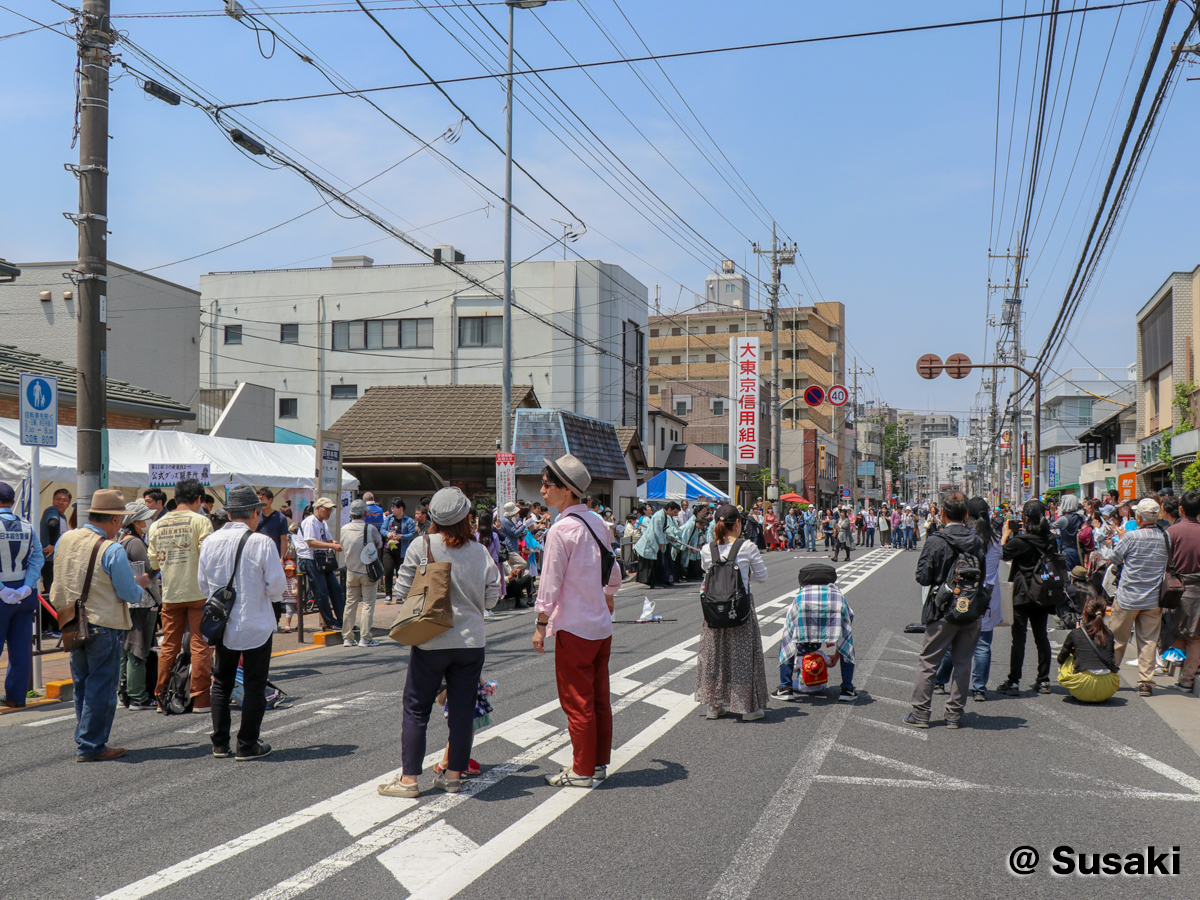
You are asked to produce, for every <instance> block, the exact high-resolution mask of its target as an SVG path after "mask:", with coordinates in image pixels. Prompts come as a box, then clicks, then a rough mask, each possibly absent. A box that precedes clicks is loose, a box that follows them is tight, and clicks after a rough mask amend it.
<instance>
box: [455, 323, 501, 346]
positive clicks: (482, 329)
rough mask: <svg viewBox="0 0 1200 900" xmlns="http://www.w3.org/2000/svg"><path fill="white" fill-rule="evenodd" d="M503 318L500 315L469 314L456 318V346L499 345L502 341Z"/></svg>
mask: <svg viewBox="0 0 1200 900" xmlns="http://www.w3.org/2000/svg"><path fill="white" fill-rule="evenodd" d="M503 328H504V319H503V318H502V317H500V316H469V317H466V318H462V319H459V320H458V346H460V347H499V346H500V345H501V344H502V343H503Z"/></svg>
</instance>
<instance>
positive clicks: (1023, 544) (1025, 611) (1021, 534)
mask: <svg viewBox="0 0 1200 900" xmlns="http://www.w3.org/2000/svg"><path fill="white" fill-rule="evenodd" d="M1000 547H1001V551H1000V553H1001V557H1002V558H1003V559H1006V560H1008V561H1009V562H1011V563H1012V568H1011V569H1010V570H1009V575H1008V579H1009V581H1011V582H1012V586H1013V625H1012V651H1011V653H1010V655H1009V660H1008V679H1007V680H1006V681H1005V682H1004V683H1003V684H1001V685H1000V686H999V687H998V688H996V690H998V691H999V692H1000V693H1002V694H1008V695H1009V696H1010V697H1016V696H1017V695H1018V694H1020V692H1021V687H1020V684H1021V669H1022V668H1023V667H1024V665H1025V632H1026V630H1027V629H1029V630H1032V631H1033V643H1034V645H1035V646H1036V647H1037V655H1038V665H1037V677H1036V678H1035V679H1034V682H1033V689H1034V690H1035V691H1037V692H1038V693H1039V694H1048V693H1050V657H1051V654H1050V636H1049V635H1048V634H1047V633H1046V623H1047V621H1048V620H1049V618H1050V613H1051V612H1053V611H1054V608H1053V607H1050V606H1039V605H1038V604H1037V603H1035V602H1034V600H1033V597H1032V593H1033V579H1034V578H1035V576H1036V574H1037V568H1038V564H1039V563H1040V562H1041V559H1042V557H1043V556H1049V555H1053V556H1055V557H1057V558H1058V561H1059V564H1060V566H1064V567H1065V563H1064V562H1063V561H1062V557H1061V556H1059V554H1058V551H1057V550H1056V549H1055V547H1054V538H1053V537H1052V536H1051V534H1050V522H1049V521H1048V520H1047V519H1046V508H1045V507H1044V506H1043V505H1042V503H1041V501H1040V500H1030V501H1029V502H1028V503H1026V504H1025V506H1024V508H1022V510H1021V523H1020V526H1018V525H1017V520H1016V519H1009V520H1008V521H1007V522H1005V523H1004V533H1003V534H1002V535H1001V536H1000ZM1064 571H1065V568H1064Z"/></svg>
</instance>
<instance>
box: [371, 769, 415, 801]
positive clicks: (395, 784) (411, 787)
mask: <svg viewBox="0 0 1200 900" xmlns="http://www.w3.org/2000/svg"><path fill="white" fill-rule="evenodd" d="M400 778H401V776H400V775H397V776H396V777H395V778H393V779H392V780H391V781H389V782H388V783H387V784H381V785H379V787H377V788H376V790H377V791H379V793H381V794H383V796H385V797H405V798H407V799H410V800H411V799H415V798H417V797H420V796H421V789H420V788H419V787H418V786H417V785H415V784H404V783H403V782H401V781H400Z"/></svg>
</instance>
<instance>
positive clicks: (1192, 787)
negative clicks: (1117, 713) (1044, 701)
mask: <svg viewBox="0 0 1200 900" xmlns="http://www.w3.org/2000/svg"><path fill="white" fill-rule="evenodd" d="M1028 706H1029V708H1030V709H1032V710H1035V711H1037V712H1039V713H1041V714H1042V715H1044V716H1049V717H1050V718H1051V719H1054V720H1055V721H1056V722H1058V723H1059V724H1060V725H1062V726H1063V727H1065V728H1069V729H1071V730H1072V731H1074V732H1075V733H1077V734H1081V735H1083V736H1084V737H1085V738H1087V739H1088V741H1089V742H1090V743H1091V744H1092V745H1094V746H1099V747H1103V748H1104V749H1106V750H1107V751H1108V752H1109V753H1111V754H1113V755H1114V756H1119V757H1122V758H1123V759H1131V760H1133V761H1134V762H1136V763H1138V764H1139V765H1142V766H1145V767H1146V768H1147V769H1149V770H1150V771H1152V772H1157V773H1158V774H1159V775H1162V776H1163V777H1164V778H1167V779H1169V780H1171V781H1174V782H1175V783H1176V784H1178V785H1181V786H1183V787H1185V788H1187V789H1188V790H1189V791H1191V792H1192V793H1195V794H1200V779H1197V778H1193V777H1192V776H1191V775H1188V774H1187V773H1186V772H1181V771H1180V770H1179V769H1176V768H1175V767H1174V766H1169V765H1167V764H1166V763H1165V762H1160V761H1159V760H1157V759H1155V758H1154V757H1152V756H1147V755H1146V754H1145V753H1142V752H1141V751H1140V750H1134V749H1133V748H1132V747H1127V746H1125V745H1124V744H1122V743H1119V742H1118V741H1115V740H1113V739H1112V738H1110V737H1109V736H1108V735H1106V734H1102V733H1100V732H1099V731H1096V729H1094V728H1089V727H1088V726H1087V725H1084V724H1083V723H1082V722H1076V721H1075V720H1074V719H1072V718H1071V717H1070V716H1068V715H1065V714H1063V713H1061V712H1058V711H1057V710H1053V709H1050V708H1049V707H1046V706H1041V705H1038V704H1036V703H1030V704H1029V705H1028Z"/></svg>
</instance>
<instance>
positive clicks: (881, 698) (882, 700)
mask: <svg viewBox="0 0 1200 900" xmlns="http://www.w3.org/2000/svg"><path fill="white" fill-rule="evenodd" d="M875 677H876V678H878V677H879V676H878V675H876V676H875ZM871 700H872V701H873V702H877V703H890V704H892V706H903V707H904V708H905V709H912V704H911V703H909V702H908V701H907V700H897V699H896V698H894V697H885V696H883V694H872V695H871Z"/></svg>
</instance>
